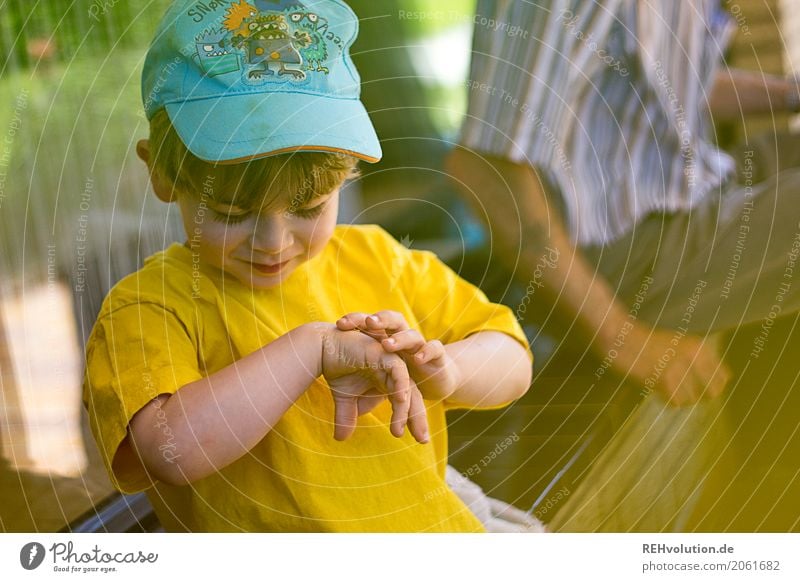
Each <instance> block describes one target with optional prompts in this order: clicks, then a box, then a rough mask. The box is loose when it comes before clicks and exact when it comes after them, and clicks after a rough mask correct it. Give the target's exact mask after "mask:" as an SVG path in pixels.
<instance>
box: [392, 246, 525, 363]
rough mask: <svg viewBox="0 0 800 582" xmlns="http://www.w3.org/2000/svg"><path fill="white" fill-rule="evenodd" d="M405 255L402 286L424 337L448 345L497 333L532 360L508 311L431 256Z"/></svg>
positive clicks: (412, 253)
mask: <svg viewBox="0 0 800 582" xmlns="http://www.w3.org/2000/svg"><path fill="white" fill-rule="evenodd" d="M407 253H408V259H407V261H408V262H407V264H406V266H405V269H404V273H403V277H404V279H403V285H404V287H405V290H406V293H407V296H408V297H409V298H410V303H411V309H412V310H413V312H414V315H415V316H416V318H417V320H418V321H419V324H420V328H421V329H420V331H421V332H422V334H423V335H424V336H425V338H427V339H428V340H431V339H438V340H439V341H441V342H442V343H443V344H449V343H453V342H456V341H459V340H462V339H464V338H466V337H469V336H470V335H472V334H474V333H477V332H479V331H499V332H502V333H505V334H507V335H509V336H511V337H512V338H514V339H515V340H516V341H517V342H519V344H520V345H521V346H522V347H523V348H525V350H526V351H527V353H528V357H530V359H531V361H533V354H532V353H531V350H530V345H529V344H528V340H527V338H526V337H525V333H524V332H523V331H522V327H521V326H520V325H519V322H518V321H517V318H516V317H515V316H514V314H513V313H512V311H511V309H509V308H508V307H507V306H505V305H500V304H497V303H492V302H490V301H489V300H488V299H487V298H486V295H485V294H484V293H483V291H481V290H480V289H478V288H477V287H476V286H475V285H472V284H471V283H469V282H468V281H465V280H464V279H462V278H461V277H459V276H458V275H457V274H456V273H455V272H453V270H452V269H450V267H448V266H447V265H445V264H444V263H442V262H441V261H440V260H439V259H438V257H436V255H435V254H433V253H431V252H428V251H417V250H411V251H407Z"/></svg>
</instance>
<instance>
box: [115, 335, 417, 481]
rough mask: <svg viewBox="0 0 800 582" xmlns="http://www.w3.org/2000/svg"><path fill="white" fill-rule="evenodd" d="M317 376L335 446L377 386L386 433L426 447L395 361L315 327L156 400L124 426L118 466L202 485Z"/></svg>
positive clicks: (412, 393)
mask: <svg viewBox="0 0 800 582" xmlns="http://www.w3.org/2000/svg"><path fill="white" fill-rule="evenodd" d="M385 356H388V357H385ZM355 372H357V373H355ZM320 375H324V376H325V378H326V379H327V380H328V381H329V383H330V384H331V389H332V391H333V394H334V400H335V402H336V419H335V420H336V436H337V438H340V439H341V438H346V437H347V436H348V435H349V433H350V432H352V428H353V425H354V423H355V416H357V410H358V407H359V404H358V399H359V396H360V395H361V394H363V393H366V392H368V391H370V390H374V389H375V388H377V389H379V390H380V391H381V392H383V393H384V394H386V395H387V396H388V397H389V399H390V401H391V403H392V409H393V415H392V433H393V434H394V435H395V436H401V435H402V434H403V430H404V427H405V425H406V423H408V424H409V428H410V429H411V432H412V434H413V435H414V436H415V437H416V438H417V440H420V441H424V440H427V424H426V420H425V414H424V405H423V403H422V399H421V395H419V392H418V391H417V390H416V387H415V386H413V385H412V384H411V382H410V379H409V377H408V370H407V369H406V367H405V364H404V363H403V361H402V359H401V358H400V357H399V356H396V355H393V354H388V353H386V352H385V351H384V350H383V348H382V347H381V346H380V344H379V343H377V342H375V341H374V340H373V339H371V338H369V337H367V336H365V335H363V334H360V333H347V332H342V331H339V330H337V329H336V328H335V326H333V325H331V324H321V323H315V324H307V325H303V326H300V327H298V328H295V329H294V330H292V331H290V332H289V333H287V334H285V335H283V336H281V337H280V338H278V339H276V340H275V341H273V342H271V343H269V344H267V345H266V346H264V347H263V348H261V349H260V350H258V351H256V352H254V353H252V354H250V355H248V356H246V357H244V358H242V359H241V360H239V361H237V362H235V363H234V364H231V365H230V366H227V367H226V368H223V369H222V370H220V371H218V372H216V373H214V374H212V375H210V376H208V377H206V378H203V379H201V380H198V381H196V382H192V383H190V384H187V385H186V386H183V387H182V388H181V389H180V390H178V391H177V392H176V393H175V394H173V395H166V394H162V395H160V396H159V397H158V399H157V400H156V401H154V402H151V403H149V404H148V405H147V406H145V407H144V408H142V409H141V410H140V411H139V412H138V413H137V414H136V415H135V416H134V417H133V419H132V420H131V422H130V425H129V432H128V437H127V438H126V439H125V441H123V443H122V445H121V446H120V449H119V451H118V453H117V457H116V459H115V463H117V462H124V463H141V465H142V466H143V467H144V468H145V469H146V470H147V471H148V473H149V474H150V475H151V476H152V477H154V478H155V479H158V480H160V481H164V482H166V483H169V484H172V485H184V484H188V483H191V482H193V481H196V480H198V479H201V478H203V477H206V476H208V475H210V474H211V473H213V472H215V471H217V470H219V469H222V468H223V467H225V466H227V465H228V464H230V463H232V462H233V461H235V460H237V459H238V458H239V457H241V456H242V455H244V454H245V453H247V451H249V450H250V449H251V448H252V447H253V446H255V445H256V443H258V442H259V441H260V440H261V439H262V438H264V436H265V435H266V434H267V433H268V432H269V431H270V430H271V429H272V428H273V427H274V426H275V424H276V423H277V422H278V421H279V420H280V419H281V417H282V416H283V415H284V413H285V412H286V411H287V410H288V409H289V407H291V405H292V404H293V403H294V402H295V401H296V400H297V399H298V398H299V397H300V396H301V395H302V394H303V392H304V391H305V390H306V389H307V388H308V386H309V385H310V384H311V383H312V382H313V381H314V379H315V378H317V377H318V376H320ZM354 410H355V411H356V413H354V412H353V411H354ZM420 410H421V414H420ZM167 428H168V429H169V430H167ZM166 445H169V446H166ZM167 450H168V451H169V453H170V454H169V455H165V454H162V451H167Z"/></svg>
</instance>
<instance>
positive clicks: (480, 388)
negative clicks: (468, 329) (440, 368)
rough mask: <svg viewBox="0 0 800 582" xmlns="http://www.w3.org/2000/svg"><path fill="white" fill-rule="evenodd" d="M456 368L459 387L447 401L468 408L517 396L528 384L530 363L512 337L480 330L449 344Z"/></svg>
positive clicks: (514, 398) (492, 404) (525, 390)
mask: <svg viewBox="0 0 800 582" xmlns="http://www.w3.org/2000/svg"><path fill="white" fill-rule="evenodd" d="M444 349H445V351H446V352H447V354H448V355H449V356H450V358H452V360H453V362H454V363H455V365H456V369H457V370H458V374H457V376H458V387H457V388H456V389H455V391H454V392H453V393H452V394H451V395H450V396H449V397H448V398H447V402H448V403H450V404H455V405H463V406H468V407H474V406H486V407H489V406H497V405H500V404H507V403H509V402H511V401H513V400H516V399H517V398H520V397H521V396H522V395H523V394H525V392H527V390H528V387H529V386H530V383H531V374H532V366H531V364H532V362H531V359H530V357H529V355H528V353H527V352H526V351H525V349H524V348H523V347H522V346H521V345H520V344H519V343H518V342H517V341H516V340H515V339H513V338H512V337H511V336H509V335H507V334H504V333H501V332H498V331H483V332H478V333H475V334H472V335H471V336H469V337H468V338H466V339H464V340H461V341H458V342H454V343H452V344H448V345H446V346H445V348H444Z"/></svg>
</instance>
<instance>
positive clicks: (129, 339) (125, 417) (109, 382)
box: [84, 302, 202, 493]
mask: <svg viewBox="0 0 800 582" xmlns="http://www.w3.org/2000/svg"><path fill="white" fill-rule="evenodd" d="M201 377H202V374H201V373H200V371H199V367H198V363H197V349H196V347H195V345H194V342H193V341H192V339H191V337H190V334H189V331H188V330H187V328H186V327H185V325H184V324H183V323H182V322H181V320H180V319H179V318H178V317H177V316H176V315H175V314H174V313H173V312H171V311H169V310H168V309H166V308H165V307H164V306H162V305H159V304H157V303H148V302H140V303H136V304H132V305H126V306H124V307H119V308H117V309H114V310H112V311H110V312H109V313H106V314H102V315H101V317H100V318H99V319H98V321H97V323H96V324H95V327H94V329H93V331H92V335H91V337H90V338H89V342H88V345H87V348H86V376H85V381H84V403H85V405H86V407H87V410H88V412H89V422H90V425H91V429H92V432H93V434H94V437H95V441H96V442H97V446H98V448H99V450H100V453H101V456H102V458H103V462H104V463H105V465H106V469H107V470H108V473H109V475H110V477H111V481H112V483H113V485H114V486H115V487H116V488H117V489H118V490H120V491H122V492H123V493H135V492H137V491H141V490H143V489H146V488H148V487H150V486H151V485H152V482H151V480H150V478H148V476H147V475H146V474H144V472H143V471H142V470H141V468H139V467H134V466H124V464H122V463H121V462H117V463H115V462H114V459H115V456H116V454H117V451H118V449H119V446H120V444H121V443H122V441H123V439H124V438H125V436H126V434H127V430H128V424H129V423H130V421H131V419H132V418H133V416H134V415H135V414H136V413H137V412H138V411H139V410H141V409H142V407H144V406H145V405H146V404H147V403H148V402H150V401H152V400H153V399H155V398H156V397H157V396H159V395H161V394H173V393H175V392H176V391H177V390H178V389H179V388H180V387H182V386H184V385H186V384H189V383H190V382H194V381H195V380H198V379H200V378H201ZM154 430H164V431H168V430H169V427H168V426H167V425H166V424H165V425H164V426H163V427H160V426H159V425H158V424H157V425H156V426H155V427H154ZM165 437H167V438H166V440H167V441H168V439H169V434H167V433H166V432H165ZM167 444H168V443H167Z"/></svg>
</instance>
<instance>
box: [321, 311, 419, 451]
mask: <svg viewBox="0 0 800 582" xmlns="http://www.w3.org/2000/svg"><path fill="white" fill-rule="evenodd" d="M322 375H323V376H324V377H325V379H326V380H327V382H328V385H329V386H330V388H331V392H332V394H333V400H334V405H335V408H336V412H335V418H334V422H335V429H334V438H335V439H337V440H345V439H346V438H347V437H349V436H350V435H351V434H353V431H354V430H355V427H356V422H357V420H358V417H359V416H360V415H361V414H364V413H366V412H368V411H369V410H371V409H372V408H374V407H375V406H377V405H378V404H380V402H381V401H382V400H383V399H384V398H385V397H388V399H389V402H390V403H391V405H392V420H391V431H392V434H393V435H394V436H396V437H401V436H403V432H404V431H405V426H406V424H407V425H408V428H409V430H410V432H411V434H412V435H413V436H414V438H415V439H416V440H417V441H418V442H421V443H425V442H428V438H429V437H428V420H427V416H426V412H425V403H424V402H423V401H422V394H420V391H419V389H418V388H417V386H416V384H415V383H414V381H413V380H412V379H411V377H410V376H409V374H408V369H407V368H406V364H405V363H404V362H403V360H402V358H400V357H399V356H397V355H394V354H391V353H387V352H386V351H385V350H384V349H383V347H382V346H381V344H380V343H379V342H378V341H375V340H374V339H372V338H370V337H367V336H366V335H364V334H362V333H355V332H353V331H341V330H338V329H336V328H335V327H331V329H330V330H328V331H327V332H326V333H324V335H323V343H322Z"/></svg>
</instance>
